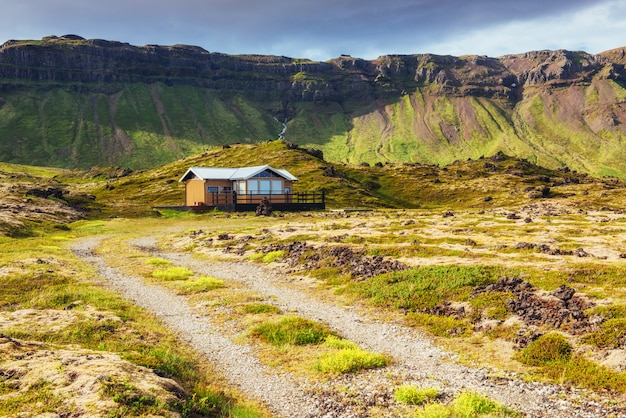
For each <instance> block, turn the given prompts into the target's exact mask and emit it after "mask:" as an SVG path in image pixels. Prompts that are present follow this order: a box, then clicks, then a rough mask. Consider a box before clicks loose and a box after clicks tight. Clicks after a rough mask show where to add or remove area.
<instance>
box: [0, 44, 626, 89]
mask: <svg viewBox="0 0 626 418" xmlns="http://www.w3.org/2000/svg"><path fill="white" fill-rule="evenodd" d="M619 51H621V54H618V52H619ZM625 61H626V59H624V50H623V49H621V50H614V51H613V52H607V53H605V54H601V55H590V54H587V53H585V52H580V51H578V52H572V51H565V50H559V51H536V52H528V53H525V54H518V55H505V56H503V57H500V58H489V57H486V56H466V57H453V56H439V55H433V54H417V55H386V56H381V57H379V58H378V59H376V60H373V61H366V60H363V59H358V58H353V57H350V56H341V57H338V58H336V59H333V60H331V61H329V62H313V61H309V60H303V59H292V58H288V57H278V56H261V55H226V54H222V53H216V52H208V51H206V50H204V49H202V48H200V47H197V46H189V45H174V46H159V45H146V46H141V47H139V46H133V45H130V44H128V43H122V42H115V41H106V40H101V39H91V40H86V39H83V38H81V37H78V36H73V35H66V36H63V37H47V38H44V39H43V40H41V41H8V42H6V43H5V44H3V45H2V46H0V77H2V78H3V79H5V80H6V82H5V83H4V84H5V87H8V86H9V85H10V84H11V83H12V82H17V81H18V80H29V81H37V82H66V83H67V82H69V83H95V84H102V83H105V84H109V83H136V82H143V83H151V82H155V81H159V82H163V83H166V84H190V85H194V86H198V87H207V88H215V89H231V90H232V89H234V90H251V89H252V90H272V91H277V90H278V91H282V92H285V93H288V94H289V95H290V96H291V97H293V98H298V99H302V100H324V99H330V100H336V99H350V98H351V97H350V95H352V94H355V93H357V94H359V93H361V96H362V97H364V98H365V97H367V98H374V97H378V96H379V95H385V94H393V93H396V92H397V91H398V90H399V91H403V90H404V91H407V89H413V88H414V87H416V86H420V85H426V84H429V85H430V84H435V85H438V86H441V88H442V91H443V92H445V93H449V94H456V95H483V96H486V97H492V96H498V97H509V98H510V97H516V96H518V94H519V92H520V90H523V89H524V88H525V87H527V86H536V85H541V84H549V85H555V84H571V83H584V82H589V81H590V80H591V79H592V77H593V76H594V75H596V74H599V73H601V72H603V71H604V73H605V76H606V77H607V78H611V79H614V80H617V81H621V82H624V81H625V80H626V72H625V71H624V64H625ZM312 84H315V86H314V87H315V89H314V90H315V91H314V92H313V94H308V93H307V91H309V90H311V89H312V87H311V85H312Z"/></svg>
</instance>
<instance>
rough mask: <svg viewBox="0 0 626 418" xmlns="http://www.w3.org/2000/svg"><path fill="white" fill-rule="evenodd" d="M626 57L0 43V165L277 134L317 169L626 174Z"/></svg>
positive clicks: (60, 40)
mask: <svg viewBox="0 0 626 418" xmlns="http://www.w3.org/2000/svg"><path fill="white" fill-rule="evenodd" d="M625 51H626V48H624V47H621V48H616V49H613V50H609V51H605V52H602V53H600V54H595V55H592V54H588V53H586V52H583V51H566V50H556V51H548V50H544V51H532V52H526V53H522V54H510V55H503V56H501V57H497V58H491V57H486V56H478V55H468V56H462V57H453V56H449V55H435V54H413V55H384V56H381V57H378V58H377V59H375V60H370V61H368V60H364V59H360V58H354V57H351V56H348V55H342V56H340V57H337V58H333V59H331V60H329V61H326V62H315V61H311V60H308V59H302V58H289V57H281V56H264V55H227V54H222V53H217V52H208V51H206V50H204V49H203V48H201V47H196V46H189V45H174V46H159V45H146V46H143V47H137V46H132V45H130V44H127V43H122V42H117V41H106V40H99V39H94V40H86V39H84V38H81V37H79V36H76V35H64V36H62V37H56V36H51V37H46V38H44V39H42V40H41V41H16V40H11V41H7V42H5V43H4V44H3V45H2V46H0V96H1V97H0V160H3V161H7V162H15V163H26V164H36V165H55V166H63V167H83V168H85V167H89V166H91V165H124V166H129V167H131V168H148V167H154V166H157V165H159V164H163V163H166V162H169V161H173V160H175V159H177V158H181V157H184V156H185V155H190V154H193V153H195V152H200V151H201V150H202V149H203V148H204V147H206V146H210V145H220V144H230V143H238V142H244V143H246V142H247V143H254V142H259V141H264V140H271V139H275V138H277V137H278V135H279V133H280V131H281V129H282V125H281V123H283V122H284V123H286V126H287V129H286V132H285V138H286V139H287V140H289V141H291V142H294V143H297V144H299V145H302V146H311V147H316V148H319V149H321V150H322V151H323V152H324V156H325V158H326V159H328V160H330V161H339V162H346V163H352V164H360V163H368V164H373V163H376V162H405V163H413V162H418V163H434V164H447V163H450V162H452V161H454V160H456V159H465V158H477V157H479V156H481V155H491V154H494V153H496V152H498V151H504V152H506V153H507V154H510V155H516V156H519V157H522V158H528V159H529V160H531V161H533V162H536V163H539V164H541V165H546V166H548V167H554V168H558V167H561V166H571V167H572V168H573V169H578V170H581V171H585V172H589V173H590V174H594V175H617V176H620V177H624V176H626V162H623V161H626V158H623V157H624V156H626V152H625V148H624V147H623V146H622V141H623V140H626V129H625V128H624V126H625V125H624V124H625V123H626V104H625V103H626V89H625V88H624V86H625V85H626V71H625V70H624V65H625V63H626V58H625V55H626V54H625Z"/></svg>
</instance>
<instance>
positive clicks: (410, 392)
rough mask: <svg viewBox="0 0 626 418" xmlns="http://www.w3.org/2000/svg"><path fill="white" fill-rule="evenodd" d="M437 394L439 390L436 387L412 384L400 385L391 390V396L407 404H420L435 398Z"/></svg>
mask: <svg viewBox="0 0 626 418" xmlns="http://www.w3.org/2000/svg"><path fill="white" fill-rule="evenodd" d="M439 394H440V391H439V389H437V388H432V387H425V388H420V387H417V386H414V385H402V386H399V387H397V388H396V389H395V390H394V392H393V396H394V398H396V400H397V401H398V402H400V403H405V404H409V405H422V404H423V403H426V402H429V401H432V400H434V399H436V398H437V396H439Z"/></svg>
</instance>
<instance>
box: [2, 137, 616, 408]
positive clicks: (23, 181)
mask: <svg viewBox="0 0 626 418" xmlns="http://www.w3.org/2000/svg"><path fill="white" fill-rule="evenodd" d="M259 147H260V149H255V150H254V151H261V152H262V154H263V155H264V156H265V158H266V159H265V160H264V161H265V162H268V163H269V164H272V165H275V166H277V167H285V168H287V169H289V170H290V171H292V172H295V173H297V175H298V177H300V183H299V184H298V186H299V187H302V188H303V189H316V188H322V189H325V190H326V191H327V192H328V193H329V199H330V201H329V209H331V210H329V211H324V212H312V213H300V214H297V213H275V214H274V216H271V217H255V216H251V215H248V214H225V213H219V212H214V213H207V214H203V215H194V214H186V213H181V212H175V211H167V210H161V211H159V212H156V211H154V210H152V209H151V208H150V205H151V204H175V203H176V202H179V200H181V199H182V194H181V192H182V191H181V185H179V184H178V183H176V182H172V181H170V180H176V179H177V178H178V176H179V175H180V173H182V172H184V169H186V167H188V166H193V165H204V164H207V163H208V162H210V163H211V165H216V166H218V165H232V164H233V162H234V161H239V162H241V164H243V165H247V164H257V163H259V162H260V160H259V158H260V157H257V156H256V155H258V153H257V152H250V151H251V149H252V148H253V147H252V146H248V145H240V146H236V147H232V148H230V149H221V148H220V149H212V150H209V151H207V152H205V153H203V154H201V155H198V156H196V157H193V158H189V159H186V160H180V161H177V162H176V163H173V164H171V165H168V166H164V167H162V168H160V169H157V170H151V171H142V172H134V173H133V172H131V173H122V172H120V171H116V170H112V169H94V170H92V171H91V172H89V173H80V172H71V171H65V170H56V169H39V168H37V169H36V168H28V167H23V166H15V165H7V164H3V165H2V166H0V171H1V173H2V179H3V187H4V189H3V190H5V191H7V194H6V196H5V197H4V199H5V204H6V205H9V203H11V202H12V203H11V204H15V205H22V206H20V207H21V208H22V209H21V212H19V213H20V216H23V217H24V218H19V217H15V216H13V217H11V218H7V220H6V224H7V225H9V226H11V225H12V226H11V228H9V227H7V230H6V231H7V232H6V233H5V235H4V236H2V237H0V271H1V272H2V283H1V284H0V290H1V292H0V334H1V335H0V370H2V371H3V372H2V374H0V415H9V416H11V415H19V414H26V415H37V414H45V413H57V414H72V413H77V411H80V410H88V411H91V412H95V411H99V412H101V413H103V414H108V416H128V415H130V416H132V415H138V416H141V415H146V414H154V415H167V414H169V413H179V414H181V415H182V416H233V417H262V416H269V415H271V414H270V413H269V412H268V411H267V410H266V409H265V408H264V407H263V406H262V405H258V404H256V403H255V402H253V401H251V400H249V399H246V397H245V396H243V395H242V394H240V393H238V392H237V390H235V389H233V388H232V387H229V385H228V384H227V383H226V381H225V379H224V378H223V376H221V375H220V373H219V372H217V371H216V370H215V368H214V365H211V364H209V363H207V362H206V361H204V360H202V359H200V358H198V356H197V353H194V352H193V351H192V350H190V348H189V347H187V346H186V345H185V343H184V342H181V341H179V340H178V339H177V338H176V336H175V335H174V334H173V333H172V332H171V331H169V330H168V329H167V328H166V327H164V325H163V324H161V323H160V322H159V321H158V320H157V319H156V318H155V317H153V316H152V315H150V314H148V313H146V312H144V311H142V310H141V309H139V308H137V307H136V306H134V305H133V304H132V303H130V302H129V301H128V300H125V299H123V298H121V297H120V296H119V295H117V294H116V293H114V292H112V291H111V290H109V289H108V288H106V287H105V286H103V284H102V280H101V278H99V277H98V276H97V274H95V272H94V270H93V268H92V267H90V266H89V265H88V264H85V262H84V261H82V260H81V259H79V258H78V257H77V256H76V255H75V254H73V253H72V252H71V251H70V247H71V245H72V244H73V243H75V242H76V241H77V240H79V239H83V238H87V237H93V236H100V237H102V243H101V245H100V246H99V247H98V249H97V252H98V253H99V254H100V255H102V256H103V257H104V258H105V259H106V260H107V262H108V263H109V264H111V265H114V266H116V267H117V268H119V269H121V270H123V271H127V272H132V273H133V274H135V275H139V276H141V277H143V278H144V280H146V281H147V282H150V283H154V284H157V285H159V286H163V287H165V288H168V289H170V290H171V291H173V292H176V293H177V294H180V295H184V297H186V298H188V299H189V300H190V301H191V302H193V303H194V304H202V306H205V307H206V309H207V310H209V311H210V312H211V318H212V320H213V321H214V322H215V323H216V326H222V327H223V332H224V335H227V336H229V337H231V338H232V339H233V340H234V341H237V342H239V343H242V344H248V345H251V346H252V347H254V348H255V350H256V352H257V355H258V357H259V359H260V361H261V362H262V363H263V364H265V365H267V366H269V367H271V368H273V369H275V370H277V372H281V371H288V372H291V373H294V374H296V375H298V376H305V377H306V378H307V379H312V380H313V381H323V380H324V379H333V377H332V376H338V375H339V376H340V375H342V374H345V373H359V372H360V371H361V370H370V369H372V368H373V369H376V368H382V369H383V370H384V368H385V367H388V366H387V365H389V364H392V363H393V359H390V358H388V357H386V356H385V355H382V354H381V353H376V352H370V351H367V350H364V349H362V348H361V347H359V346H358V345H357V344H355V343H353V342H351V341H347V340H344V339H342V338H341V337H340V336H337V335H334V334H333V332H332V331H330V330H329V329H327V328H325V327H324V326H323V324H319V323H316V322H315V321H309V320H305V319H303V318H300V317H298V316H297V315H294V314H293V313H292V312H283V311H282V310H280V309H278V308H276V307H275V306H274V305H273V304H271V303H268V300H267V299H265V298H264V296H263V295H259V294H256V293H254V292H252V291H250V290H249V289H247V288H245V287H243V286H242V285H241V284H238V283H235V282H229V281H226V280H223V279H219V278H215V277H208V276H202V275H197V274H195V273H194V272H192V271H190V270H188V269H185V268H183V267H181V266H177V265H175V264H173V263H172V262H170V261H168V260H165V259H162V258H159V257H156V256H154V255H153V254H151V253H149V252H148V251H145V250H141V249H139V248H137V247H134V246H132V245H130V244H129V241H130V240H132V239H135V238H139V237H143V236H153V237H155V239H156V240H157V241H156V242H157V243H158V245H160V246H163V247H164V248H168V249H170V250H173V251H180V252H187V253H192V254H194V256H195V257H198V258H200V259H205V260H209V261H210V260H235V261H237V262H241V263H255V264H258V265H262V266H267V267H269V268H271V269H274V270H276V271H286V270H290V271H293V272H295V274H297V275H300V276H302V277H304V279H302V280H301V282H294V283H293V286H295V287H297V288H298V289H299V290H302V291H305V292H310V293H311V295H313V296H318V297H322V298H324V300H327V301H334V302H336V303H337V304H340V305H346V304H347V305H355V306H357V307H359V309H364V310H366V311H367V312H369V313H370V314H371V315H373V316H374V317H376V318H378V319H380V320H381V321H390V322H396V321H399V322H400V323H402V324H404V325H407V326H410V327H414V328H415V329H418V330H421V331H423V332H425V333H427V335H429V336H430V337H432V338H433V339H434V340H435V341H436V342H437V344H440V345H442V346H444V347H446V348H448V349H450V350H453V351H455V352H456V353H458V354H459V359H460V361H461V362H463V363H465V364H467V365H471V366H481V367H488V368H490V369H492V370H494V371H499V372H494V373H504V374H509V373H515V375H516V376H521V377H522V378H524V379H528V380H539V381H548V382H553V383H557V384H561V385H565V386H573V387H578V388H582V389H584V390H588V391H590V393H591V394H592V395H591V396H594V395H593V394H595V396H598V397H599V398H604V399H610V400H611V402H614V403H615V404H617V405H623V404H624V393H625V391H626V375H624V373H623V372H622V370H623V369H624V367H626V356H625V355H624V345H625V344H626V340H624V338H623V335H624V332H625V331H626V282H625V280H626V275H624V271H626V214H624V212H623V209H622V208H623V207H624V198H623V187H624V186H623V184H622V183H621V182H620V181H618V180H616V179H609V178H607V179H593V178H591V177H588V176H585V175H582V174H580V173H576V172H570V171H552V170H546V169H543V168H540V167H537V166H533V165H532V164H530V163H529V162H527V161H524V160H516V159H510V158H507V157H505V156H499V157H498V158H495V159H479V160H473V161H462V162H457V163H455V164H453V165H451V166H448V167H436V166H422V165H412V164H407V165H384V166H382V167H363V166H361V167H353V166H340V165H335V175H333V176H328V175H327V174H326V173H327V170H326V169H327V168H328V167H329V164H328V163H326V162H324V161H321V160H319V159H317V158H315V157H313V156H311V155H309V154H308V153H307V152H306V151H305V150H291V151H290V152H289V153H285V147H286V145H285V144H284V143H283V142H280V141H277V142H270V143H266V144H263V145H261V146H259ZM32 187H38V188H39V189H45V188H48V187H55V188H60V189H63V190H65V191H66V193H65V194H63V195H62V198H58V197H54V196H51V197H48V198H41V197H36V196H32V195H30V196H25V195H24V194H25V193H26V191H27V190H29V189H30V188H32ZM546 188H547V189H548V190H546ZM342 191H343V192H342ZM28 199H30V200H28ZM28 201H29V202H30V204H27V202H28ZM6 202H8V203H6ZM29 205H30V206H29ZM80 205H82V207H83V208H84V209H82V211H81V210H79V211H78V215H77V218H76V219H75V218H68V217H66V216H64V215H62V214H59V212H58V210H59V209H60V208H65V209H67V208H70V207H74V206H80ZM6 207H7V208H10V207H11V206H6ZM16 207H17V206H16ZM357 207H358V208H359V209H361V210H360V211H350V210H345V211H343V210H341V208H357ZM28 208H30V209H32V211H30V212H29V210H30V209H28ZM85 208H86V210H85ZM31 212H32V213H31ZM16 213H17V212H16ZM35 214H38V216H39V217H35ZM31 215H32V216H31ZM72 216H73V215H72ZM80 218H83V219H80ZM16 219H17V220H19V221H20V222H22V224H21V225H14V224H12V223H11V222H14V221H15V220H16ZM20 219H21V220H20ZM17 231H21V233H19V234H18V233H16V232H17ZM294 243H300V244H301V245H302V246H303V247H302V248H303V251H302V252H298V253H294V252H293V248H295V246H294V245H293V244H294ZM381 260H382V261H381ZM364 262H368V263H370V264H368V266H369V267H367V268H359V266H360V265H361V264H362V263H364ZM376 263H378V264H376ZM385 263H387V264H385ZM380 266H382V267H384V268H382V267H381V268H380V269H379V267H380ZM389 266H391V267H389ZM400 267H401V268H400ZM367 272H371V274H369V273H367ZM366 273H367V274H366ZM503 278H506V280H505V279H503ZM297 283H301V285H298V284H297ZM520 283H521V284H520ZM507 286H508V287H507ZM564 289H565V290H564ZM568 289H571V290H568ZM571 291H573V292H574V293H573V295H574V296H571V295H570V296H569V299H567V298H566V299H559V297H558V295H561V294H563V292H565V293H567V292H571ZM558 292H561V293H558ZM559 300H561V301H563V300H565V301H572V302H567V303H566V302H558V301H559ZM521 301H525V302H527V303H531V304H535V305H533V306H535V307H538V308H537V309H539V310H540V311H541V312H544V313H542V314H541V315H539V317H538V318H537V317H533V316H532V315H529V314H528V312H527V311H524V310H523V309H522V308H521V307H520V305H521ZM555 303H556V304H557V305H558V304H559V303H565V305H559V306H560V307H561V308H563V309H565V311H566V313H567V315H565V316H563V315H561V316H558V318H557V313H558V312H557V313H555V312H554V311H550V310H549V309H548V308H547V307H549V306H552V305H554V304H555ZM551 304H552V305H551ZM557 311H558V310H557ZM546 312H547V313H546ZM558 315H560V314H558ZM29 352H30V353H39V355H40V356H41V358H45V359H46V361H43V362H39V363H38V362H36V361H35V358H31V357H32V356H31V357H29V356H28V355H26V353H29ZM94 353H95V354H97V355H95V354H94ZM46 356H48V357H46ZM98 356H101V357H102V358H105V359H106V363H107V364H108V369H106V371H99V372H98V373H97V374H95V375H93V374H90V370H94V371H95V370H100V369H98V367H100V366H99V365H97V364H96V363H94V361H96V357H98ZM46 364H47V365H48V366H46ZM50 364H52V365H54V367H53V369H54V374H53V372H52V371H50V366H49V365H50ZM76 364H81V365H83V366H82V367H80V368H76V367H75V366H74V365H76ZM27 369H28V370H31V371H32V372H26V370H27ZM11 370H12V371H11ZM151 370H157V371H158V375H157V374H155V373H153V372H150V371H151ZM71 376H74V377H73V378H72V377H71ZM76 376H87V377H89V376H91V377H90V378H91V379H92V381H93V384H92V388H94V389H93V393H92V395H93V396H94V398H97V399H99V400H100V401H98V402H95V401H91V403H89V402H87V403H84V404H83V403H80V402H78V400H76V399H74V397H75V395H74V394H73V393H74V392H72V391H71V387H72V386H71V384H70V383H71V382H72V381H73V380H72V379H74V380H76ZM99 376H100V377H99ZM101 376H105V377H106V378H101ZM87 377H85V378H87ZM29 379H30V380H29ZM59 379H61V380H59ZM63 379H65V380H63ZM60 381H62V382H65V383H63V384H60V383H59V382H60ZM138 382H141V384H139V383H138ZM60 388H64V390H61V389H60ZM172 388H176V389H175V390H173V389H172ZM433 393H434V392H433V390H432V388H419V387H417V388H415V387H402V385H400V384H399V385H398V388H397V389H396V395H395V399H396V402H397V404H398V405H401V406H398V407H397V408H398V409H397V410H396V411H400V410H401V411H404V412H403V413H406V414H407V415H411V414H423V416H437V415H428V413H432V414H435V413H440V414H444V413H448V414H453V413H457V414H461V412H459V411H460V409H458V408H463V407H462V406H461V405H462V404H463V402H468V403H470V404H476V403H477V404H484V405H487V406H488V407H487V406H485V408H486V409H485V410H489V411H491V412H490V413H492V414H494V413H495V414H501V415H502V414H509V413H512V412H511V411H508V410H506V409H505V408H503V407H502V406H501V405H497V404H494V403H492V401H490V400H489V399H482V398H478V400H477V399H474V398H473V397H475V396H479V395H476V394H472V393H465V394H463V396H461V395H459V398H457V400H454V401H452V400H449V399H448V400H444V399H442V398H441V397H438V395H436V394H433ZM343 396H347V395H346V394H344V395H343ZM431 398H433V399H435V400H434V401H433V399H431ZM468 399H469V400H468ZM472 402H474V403H472ZM455 408H457V409H455ZM114 411H121V412H114ZM429 411H430V412H429ZM437 411H438V412H437ZM454 411H457V412H454ZM498 411H499V412H498ZM116 413H117V414H118V415H115V414H116ZM367 413H370V414H371V415H372V416H376V412H375V411H369V412H367ZM378 413H380V412H378ZM398 413H399V412H398ZM119 414H121V415H119ZM399 414H400V413H399ZM383 415H384V414H383ZM383 415H381V416H383ZM400 415H402V414H400Z"/></svg>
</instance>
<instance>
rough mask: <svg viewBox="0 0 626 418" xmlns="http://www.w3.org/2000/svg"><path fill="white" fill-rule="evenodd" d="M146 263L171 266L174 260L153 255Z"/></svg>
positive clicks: (156, 265) (155, 265)
mask: <svg viewBox="0 0 626 418" xmlns="http://www.w3.org/2000/svg"><path fill="white" fill-rule="evenodd" d="M146 264H148V265H150V266H154V267H165V266H171V265H172V262H171V261H170V260H166V259H164V258H158V257H152V258H149V259H147V260H146Z"/></svg>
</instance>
